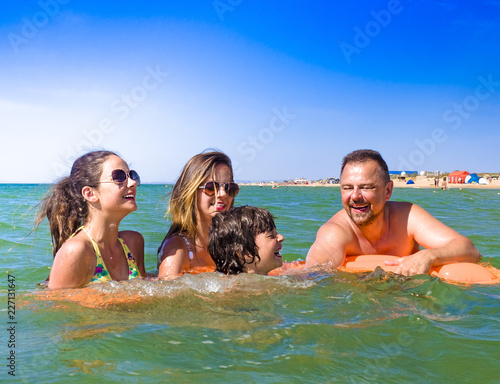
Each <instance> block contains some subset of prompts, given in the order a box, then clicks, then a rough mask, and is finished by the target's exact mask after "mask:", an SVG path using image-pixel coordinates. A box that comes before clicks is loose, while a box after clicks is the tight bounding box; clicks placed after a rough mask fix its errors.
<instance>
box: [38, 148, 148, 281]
mask: <svg viewBox="0 0 500 384" xmlns="http://www.w3.org/2000/svg"><path fill="white" fill-rule="evenodd" d="M140 183H141V181H140V178H139V175H138V174H137V172H135V171H131V170H130V169H129V167H128V165H127V163H126V162H125V161H124V160H122V159H121V158H120V157H118V156H117V155H116V154H115V153H113V152H108V151H95V152H89V153H87V154H85V155H83V156H81V157H79V158H78V159H77V160H76V161H75V162H74V164H73V167H72V168H71V173H70V176H68V177H66V178H64V179H62V180H61V181H60V182H58V183H57V184H55V185H54V186H52V189H51V190H50V192H49V194H48V195H47V197H45V199H44V200H43V201H42V206H41V209H40V211H39V212H38V217H37V221H36V224H35V226H38V225H39V224H40V222H41V221H42V220H43V218H44V217H47V219H48V221H49V225H50V233H51V237H52V243H53V253H54V262H53V265H52V269H51V271H50V276H49V280H48V286H49V288H50V289H53V288H79V287H83V286H85V285H87V284H88V283H90V282H107V281H111V280H128V279H131V278H134V277H143V276H146V271H145V269H144V239H143V237H142V236H141V234H140V233H138V232H134V231H118V225H119V224H120V221H121V220H122V219H123V218H124V217H125V216H127V215H128V214H129V213H130V212H133V211H135V210H136V209H137V204H136V201H135V195H136V193H137V187H138V186H139V185H140Z"/></svg>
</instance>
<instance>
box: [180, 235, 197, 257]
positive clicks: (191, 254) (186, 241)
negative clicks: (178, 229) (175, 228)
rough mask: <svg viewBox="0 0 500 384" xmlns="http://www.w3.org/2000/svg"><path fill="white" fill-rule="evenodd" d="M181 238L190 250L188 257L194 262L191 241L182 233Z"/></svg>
mask: <svg viewBox="0 0 500 384" xmlns="http://www.w3.org/2000/svg"><path fill="white" fill-rule="evenodd" d="M179 236H180V237H182V238H183V239H184V242H185V243H186V246H187V248H188V251H189V253H188V256H189V260H193V257H194V255H193V251H192V250H191V245H190V244H189V240H188V239H187V238H186V236H184V235H183V234H182V233H179Z"/></svg>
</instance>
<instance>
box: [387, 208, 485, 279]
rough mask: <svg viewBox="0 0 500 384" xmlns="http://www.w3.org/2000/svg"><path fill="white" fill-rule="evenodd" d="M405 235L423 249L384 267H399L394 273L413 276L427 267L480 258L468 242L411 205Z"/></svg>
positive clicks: (427, 213) (423, 271)
mask: <svg viewBox="0 0 500 384" xmlns="http://www.w3.org/2000/svg"><path fill="white" fill-rule="evenodd" d="M408 234H409V235H410V236H412V237H413V238H414V239H415V241H416V242H417V243H418V244H419V245H421V246H422V247H424V248H425V249H422V250H420V251H419V252H416V253H414V254H413V255H410V256H405V257H402V258H401V259H399V260H396V261H387V262H386V263H385V264H386V265H399V266H400V268H398V270H397V273H401V274H403V275H408V276H410V275H417V274H420V273H428V272H429V270H430V268H431V267H437V266H440V265H444V264H450V263H456V262H470V263H477V262H478V261H479V260H480V259H481V255H480V254H479V251H478V250H477V249H476V247H475V246H474V244H473V243H472V241H470V240H469V239H468V238H466V237H465V236H462V235H460V234H459V233H457V232H456V231H454V230H453V229H451V228H450V227H448V226H446V225H445V224H443V223H442V222H440V221H439V220H438V219H436V218H435V217H433V216H432V215H431V214H430V213H429V212H427V211H426V210H425V209H423V208H421V207H419V206H418V205H415V204H413V206H412V208H411V211H410V215H409V217H408Z"/></svg>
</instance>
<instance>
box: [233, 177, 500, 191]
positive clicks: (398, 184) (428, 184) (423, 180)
mask: <svg viewBox="0 0 500 384" xmlns="http://www.w3.org/2000/svg"><path fill="white" fill-rule="evenodd" d="M411 179H412V180H413V182H414V184H406V182H407V180H398V179H392V180H393V181H394V187H395V188H429V189H432V188H436V187H435V186H434V178H433V177H426V176H417V177H412V178H411ZM442 183H443V180H442V179H440V181H439V187H440V188H441V186H442ZM240 185H253V186H263V187H272V188H286V187H339V186H340V185H339V184H322V183H319V182H310V183H307V184H290V183H288V184H285V183H276V182H256V183H240ZM448 188H449V189H455V188H458V189H465V188H468V189H469V188H472V189H500V180H493V181H492V182H491V183H490V184H488V185H481V184H450V183H448Z"/></svg>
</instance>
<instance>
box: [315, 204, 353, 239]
mask: <svg viewBox="0 0 500 384" xmlns="http://www.w3.org/2000/svg"><path fill="white" fill-rule="evenodd" d="M320 232H321V234H322V235H323V236H333V237H336V236H338V235H343V236H346V235H349V234H352V235H354V231H353V228H352V224H351V221H350V219H349V217H348V216H347V214H346V212H345V211H344V210H341V211H339V212H337V213H336V214H335V215H333V216H332V217H331V218H330V220H328V221H327V222H326V223H325V224H323V225H322V226H321V227H320V229H319V231H318V235H319V234H320Z"/></svg>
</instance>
